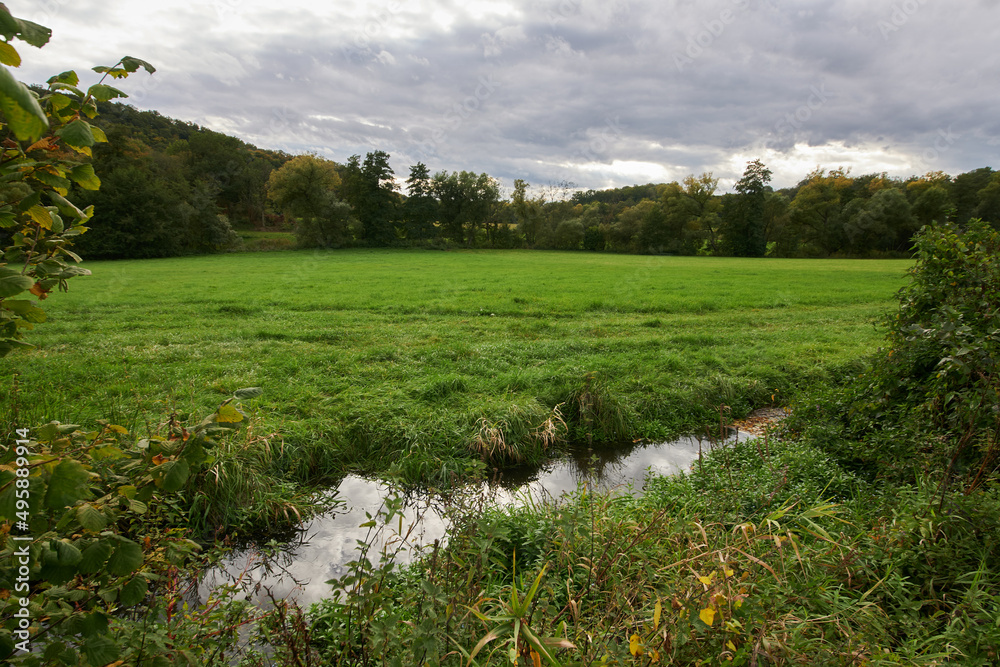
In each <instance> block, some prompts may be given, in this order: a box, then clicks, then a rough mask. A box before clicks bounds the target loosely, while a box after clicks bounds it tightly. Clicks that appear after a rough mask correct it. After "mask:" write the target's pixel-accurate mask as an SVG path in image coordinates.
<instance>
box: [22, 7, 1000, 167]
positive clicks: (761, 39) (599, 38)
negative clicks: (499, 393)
mask: <svg viewBox="0 0 1000 667" xmlns="http://www.w3.org/2000/svg"><path fill="white" fill-rule="evenodd" d="M146 4H147V3H141V4H140V3H134V2H125V1H123V0H119V1H117V2H108V1H106V0H105V1H103V2H100V3H98V2H90V1H82V0H76V1H74V2H69V1H68V0H49V1H48V2H42V3H40V4H39V3H32V4H31V5H30V7H29V6H28V3H18V2H16V1H15V0H11V1H10V2H8V6H9V7H10V9H11V10H12V12H13V13H14V14H15V15H19V16H24V17H26V18H35V19H36V20H38V21H39V22H41V23H43V24H45V25H49V26H50V27H52V28H53V31H54V37H53V41H52V43H51V44H50V45H49V46H47V47H45V49H43V50H42V51H41V52H31V53H24V54H23V55H24V56H25V62H26V64H25V66H24V67H23V68H22V72H21V76H22V78H24V79H25V80H29V81H38V80H43V79H44V78H46V77H47V76H48V75H49V74H51V73H53V72H55V71H61V70H62V69H67V68H69V67H74V68H77V69H80V70H82V69H84V68H85V67H87V66H90V65H92V64H97V63H105V64H111V61H113V60H114V59H116V58H117V57H119V56H121V55H125V54H129V55H135V56H138V57H142V58H145V59H147V60H149V61H151V62H153V63H154V64H155V65H156V66H157V67H158V68H159V71H158V72H157V74H156V75H155V76H154V77H151V78H145V79H144V78H142V77H140V78H135V79H130V80H129V81H127V82H125V87H126V88H127V89H128V90H129V91H130V92H132V93H133V97H132V102H133V103H134V104H135V105H136V106H138V107H139V108H153V109H157V110H159V111H160V112H161V113H164V114H166V115H169V116H173V117H176V118H181V119H184V120H190V121H193V122H197V123H199V124H203V125H206V126H208V127H211V128H213V129H217V130H219V131H223V132H227V133H231V134H235V135H237V136H240V137H242V138H244V139H246V140H248V141H251V142H253V143H256V144H258V145H260V146H264V147H269V148H280V149H283V150H286V151H289V152H292V153H297V152H303V151H315V152H317V153H320V154H323V155H325V156H327V157H330V158H332V159H335V160H338V161H343V160H345V159H346V158H347V157H348V156H350V155H352V154H362V155H363V154H364V153H365V152H367V151H370V150H376V149H379V150H385V151H388V152H389V153H390V154H391V155H392V165H393V167H394V168H395V169H396V172H397V175H399V176H401V177H403V178H405V176H406V173H407V170H408V167H409V165H411V164H413V163H415V162H416V161H418V160H421V161H423V162H425V163H426V164H427V165H428V166H429V167H430V168H431V169H432V170H435V171H436V170H441V169H445V170H460V169H468V170H472V171H476V172H481V171H485V172H489V173H490V174H492V175H494V176H496V177H498V178H500V179H501V180H502V181H505V182H507V183H510V182H511V181H512V180H513V179H514V178H525V179H527V180H529V181H530V182H532V183H536V184H540V185H544V184H546V183H554V182H559V181H572V182H574V183H576V184H578V185H579V186H581V187H606V186H611V185H626V184H631V183H636V182H639V183H644V182H649V181H663V180H672V179H680V178H683V177H684V176H686V175H687V174H689V173H700V172H702V171H714V172H715V174H716V175H717V176H721V177H723V179H724V180H723V184H724V185H729V184H731V183H732V181H733V180H734V179H736V178H738V177H739V176H740V174H741V172H742V170H743V167H744V166H745V163H746V161H748V160H751V159H754V158H757V157H761V158H762V159H764V161H765V162H766V163H767V164H768V165H769V166H770V167H771V168H772V169H773V170H774V172H775V184H776V185H778V186H785V185H791V184H793V183H795V182H796V181H798V180H799V179H801V178H802V177H803V176H805V174H806V173H808V172H809V171H811V170H812V169H814V168H816V167H817V166H819V167H824V168H834V167H838V166H847V167H851V168H852V169H853V171H854V173H866V172H872V171H888V172H889V173H890V174H892V175H899V176H907V175H911V174H916V173H923V172H926V171H928V170H931V169H942V170H945V171H948V172H950V173H953V174H954V173H959V172H962V171H966V170H969V169H973V168H976V167H980V166H984V165H992V166H996V164H995V163H996V159H995V157H996V155H997V151H998V148H1000V134H998V129H1000V122H998V120H997V117H996V112H995V110H996V109H997V108H998V102H1000V86H998V83H1000V81H998V78H1000V74H998V72H1000V69H998V65H1000V62H998V60H1000V55H998V52H997V50H996V49H995V44H996V43H997V38H998V37H1000V20H998V18H1000V17H998V12H1000V3H998V2H996V1H995V0H979V1H977V2H973V1H970V2H963V3H954V2H945V1H944V0H874V1H873V0H866V1H862V0H843V1H841V2H830V3H817V2H814V1H811V0H810V1H806V0H710V1H707V2H705V1H701V2H694V1H692V0H666V1H660V2H656V1H647V0H642V1H639V0H634V1H628V2H626V1H624V0H610V1H603V2H597V1H593V0H540V1H531V0H495V1H479V0H464V1H459V0H446V1H439V2H427V1H423V0H386V1H384V2H371V3H365V2H354V3H350V2H338V3H320V2H309V1H307V0H285V1H284V2H282V3H273V2H264V1H263V0H209V1H207V2H206V1H201V2H195V1H194V0H183V1H182V0H174V1H170V0H165V1H164V2H160V3H157V4H155V5H151V4H150V5H149V6H145V5H146ZM28 48H30V47H28Z"/></svg>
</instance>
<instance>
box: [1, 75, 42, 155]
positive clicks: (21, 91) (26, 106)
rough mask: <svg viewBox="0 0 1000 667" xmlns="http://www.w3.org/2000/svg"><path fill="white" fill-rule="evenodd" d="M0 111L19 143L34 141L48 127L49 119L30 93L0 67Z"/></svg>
mask: <svg viewBox="0 0 1000 667" xmlns="http://www.w3.org/2000/svg"><path fill="white" fill-rule="evenodd" d="M0 111H3V114H4V116H6V117H7V123H8V124H9V125H10V129H11V130H13V132H14V136H15V137H17V139H18V140H19V141H36V140H37V139H38V138H39V137H41V136H42V134H44V133H45V130H47V129H48V127H49V119H48V118H46V117H45V112H44V111H42V107H41V106H40V105H39V104H38V100H37V99H35V96H34V95H32V94H31V91H30V90H28V89H27V87H25V85H24V84H22V83H21V82H20V81H18V80H17V79H15V78H14V75H12V74H11V73H10V70H8V69H7V68H6V67H3V66H0Z"/></svg>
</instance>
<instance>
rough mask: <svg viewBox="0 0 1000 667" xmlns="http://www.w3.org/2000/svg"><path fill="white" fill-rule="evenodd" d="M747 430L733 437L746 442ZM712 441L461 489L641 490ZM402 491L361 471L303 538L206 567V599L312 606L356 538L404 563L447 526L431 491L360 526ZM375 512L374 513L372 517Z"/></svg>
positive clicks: (512, 499)
mask: <svg viewBox="0 0 1000 667" xmlns="http://www.w3.org/2000/svg"><path fill="white" fill-rule="evenodd" d="M747 437H751V436H749V435H748V434H745V433H742V432H734V433H733V434H732V435H731V436H730V440H729V441H727V442H732V441H734V439H739V440H743V439H745V438H747ZM711 446H712V443H711V441H709V440H706V439H702V438H696V437H688V438H681V439H679V440H675V441H672V442H668V443H659V444H635V445H632V446H630V447H628V448H625V449H617V450H615V451H613V452H602V451H599V450H593V451H592V450H588V449H586V448H582V449H579V450H576V451H574V452H573V454H572V455H571V456H567V457H566V458H562V459H558V460H555V461H552V462H550V463H548V464H547V465H545V466H543V467H541V468H539V469H536V470H532V471H517V470H515V471H506V472H505V473H504V474H503V477H498V479H496V480H493V481H490V482H483V483H481V484H478V485H473V486H470V487H466V488H464V489H463V490H462V493H465V494H469V496H470V497H471V496H475V495H479V496H481V497H482V498H483V499H484V500H485V501H486V502H489V503H492V504H495V505H496V506H510V505H512V504H517V503H528V502H533V503H540V502H554V501H558V499H559V498H560V497H561V496H563V495H564V494H565V493H567V492H573V491H576V490H577V489H578V487H579V486H580V485H581V484H587V485H588V486H589V488H591V489H599V490H605V491H613V492H617V493H633V494H640V493H642V490H643V486H644V483H645V480H646V478H647V476H649V475H672V474H676V473H678V472H680V471H683V470H686V469H688V468H690V466H691V465H692V464H693V463H694V462H695V461H697V459H698V457H699V454H700V453H701V452H704V451H707V450H708V449H709V448H710V447H711ZM397 493H400V492H398V491H397V490H396V489H393V488H392V487H390V486H389V485H387V484H385V483H383V482H379V481H373V480H369V479H365V478H362V477H357V476H353V475H350V476H347V477H345V478H344V479H343V480H342V481H341V483H340V485H339V486H338V487H337V489H336V496H335V498H336V501H337V507H335V509H333V510H331V511H329V512H327V513H325V514H321V515H319V516H316V517H315V518H314V519H312V520H311V521H310V522H308V524H306V525H305V526H303V528H302V530H301V531H300V533H299V537H298V538H297V539H296V540H294V541H292V542H288V543H285V544H283V545H282V546H281V548H280V549H279V550H278V553H277V554H273V553H272V554H271V555H269V556H267V557H265V556H264V555H263V552H262V550H261V549H259V548H254V547H250V548H246V549H242V550H239V551H236V552H234V553H232V554H231V555H230V556H229V557H228V558H227V559H226V560H225V561H223V562H222V563H221V564H220V565H219V566H217V567H215V568H213V569H211V570H208V571H207V572H206V573H205V574H204V576H203V577H202V580H201V582H200V585H199V596H200V598H201V600H202V601H204V600H205V599H206V598H207V597H208V594H209V593H210V592H211V591H212V590H213V589H215V588H216V587H217V586H220V585H223V584H229V583H233V582H234V581H237V580H239V581H240V584H241V587H243V588H245V589H246V590H251V589H252V590H251V592H250V593H249V594H250V595H251V597H253V598H255V599H256V601H258V602H260V603H266V600H267V596H266V593H265V591H270V595H272V596H273V597H274V598H275V599H282V598H284V599H294V600H296V601H297V602H298V603H299V604H300V605H302V606H303V607H308V606H309V605H310V604H312V603H313V602H317V601H319V600H320V599H322V598H324V597H328V596H329V595H330V594H331V587H330V585H329V584H327V583H326V581H328V580H330V579H335V578H337V577H340V576H341V575H343V574H345V573H346V572H347V569H346V566H347V564H348V563H350V562H351V561H353V560H357V558H358V557H359V552H358V540H364V541H366V542H368V543H370V544H372V545H373V548H372V550H371V552H370V553H371V554H372V556H371V558H373V559H377V554H378V553H380V551H381V550H382V549H383V548H386V549H387V550H389V551H392V552H395V558H394V560H395V561H396V562H397V563H400V564H405V563H408V562H410V561H411V560H412V559H413V558H414V557H415V555H416V554H417V553H418V550H419V547H421V546H423V545H428V544H432V543H433V542H434V540H441V539H444V538H446V535H447V531H448V525H447V520H446V518H445V517H444V516H443V514H442V511H441V507H442V504H443V499H442V498H441V497H438V496H435V495H433V494H429V493H426V494H413V493H410V494H405V495H403V494H400V497H401V498H402V500H403V511H402V517H401V519H400V518H396V519H394V520H393V521H392V522H391V524H392V525H389V526H385V527H384V528H383V529H382V530H378V531H376V530H375V529H374V528H371V527H362V524H365V523H369V518H370V516H372V517H374V516H376V514H377V513H378V512H379V510H380V508H382V506H383V503H384V502H385V500H386V498H387V497H388V496H390V495H392V494H397ZM369 515H370V516H369Z"/></svg>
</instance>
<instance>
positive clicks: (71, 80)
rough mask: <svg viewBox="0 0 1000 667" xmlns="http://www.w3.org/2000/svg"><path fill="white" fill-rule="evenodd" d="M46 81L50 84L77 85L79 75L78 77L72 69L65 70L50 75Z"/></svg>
mask: <svg viewBox="0 0 1000 667" xmlns="http://www.w3.org/2000/svg"><path fill="white" fill-rule="evenodd" d="M46 83H47V84H49V85H50V86H51V85H52V84H53V83H65V84H67V85H69V86H77V85H79V84H80V77H78V76H77V75H76V72H74V71H73V70H66V71H65V72H61V73H59V74H56V75H55V76H53V77H50V78H49V80H48V81H46Z"/></svg>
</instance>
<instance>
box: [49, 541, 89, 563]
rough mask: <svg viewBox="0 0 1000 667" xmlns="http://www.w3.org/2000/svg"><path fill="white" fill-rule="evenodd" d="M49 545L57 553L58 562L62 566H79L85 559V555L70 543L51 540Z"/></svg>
mask: <svg viewBox="0 0 1000 667" xmlns="http://www.w3.org/2000/svg"><path fill="white" fill-rule="evenodd" d="M49 545H50V546H51V548H52V549H53V551H55V552H56V558H57V560H56V562H57V563H58V564H59V565H60V566H63V567H68V566H72V565H77V564H78V563H79V562H80V561H81V560H82V559H83V554H81V553H80V550H79V549H77V548H76V547H75V546H73V545H72V544H70V543H69V542H63V541H62V540H51V541H50V542H49Z"/></svg>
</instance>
